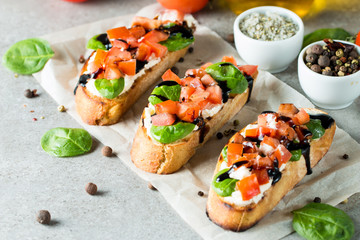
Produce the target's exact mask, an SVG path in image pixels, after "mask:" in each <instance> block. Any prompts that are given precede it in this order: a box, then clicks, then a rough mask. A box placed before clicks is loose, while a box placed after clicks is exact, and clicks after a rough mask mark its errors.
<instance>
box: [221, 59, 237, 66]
mask: <svg viewBox="0 0 360 240" xmlns="http://www.w3.org/2000/svg"><path fill="white" fill-rule="evenodd" d="M221 61H222V62H228V63H232V64H234V66H235V67H236V66H237V63H236V60H235V58H234V57H233V56H224V57H223V58H222V59H221Z"/></svg>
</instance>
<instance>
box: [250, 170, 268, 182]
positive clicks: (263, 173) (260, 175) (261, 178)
mask: <svg viewBox="0 0 360 240" xmlns="http://www.w3.org/2000/svg"><path fill="white" fill-rule="evenodd" d="M252 172H253V173H254V174H255V175H256V178H257V180H258V182H259V184H260V185H263V184H266V183H268V182H269V175H268V173H267V170H266V169H265V168H263V169H254V170H253V171H252Z"/></svg>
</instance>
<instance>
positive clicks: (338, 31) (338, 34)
mask: <svg viewBox="0 0 360 240" xmlns="http://www.w3.org/2000/svg"><path fill="white" fill-rule="evenodd" d="M347 37H351V35H350V33H348V32H347V31H345V30H344V29H342V28H321V29H318V30H315V31H314V32H312V33H309V34H307V35H305V37H304V42H303V46H302V47H303V48H304V47H306V46H307V45H309V44H311V43H313V42H317V41H321V40H323V39H325V38H331V39H337V40H346V38H347Z"/></svg>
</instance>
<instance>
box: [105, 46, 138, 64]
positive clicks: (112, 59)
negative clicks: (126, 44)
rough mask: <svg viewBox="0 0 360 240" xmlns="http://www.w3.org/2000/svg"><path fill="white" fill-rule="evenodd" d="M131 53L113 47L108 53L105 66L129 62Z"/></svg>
mask: <svg viewBox="0 0 360 240" xmlns="http://www.w3.org/2000/svg"><path fill="white" fill-rule="evenodd" d="M131 59H132V57H131V53H130V52H128V51H124V50H121V49H120V48H116V47H112V48H111V49H110V50H109V52H108V53H107V56H106V60H105V64H106V65H109V64H113V63H117V62H118V61H127V60H131Z"/></svg>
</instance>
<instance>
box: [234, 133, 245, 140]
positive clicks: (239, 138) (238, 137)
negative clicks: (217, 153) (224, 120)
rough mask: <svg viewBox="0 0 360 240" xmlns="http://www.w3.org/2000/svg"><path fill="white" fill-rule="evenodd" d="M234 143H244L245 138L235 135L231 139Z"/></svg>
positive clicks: (238, 134)
mask: <svg viewBox="0 0 360 240" xmlns="http://www.w3.org/2000/svg"><path fill="white" fill-rule="evenodd" d="M231 139H232V141H233V142H234V143H242V142H243V141H244V140H245V138H244V137H243V136H242V135H241V134H240V133H239V132H237V133H235V135H234V136H233V137H232V138H231Z"/></svg>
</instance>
